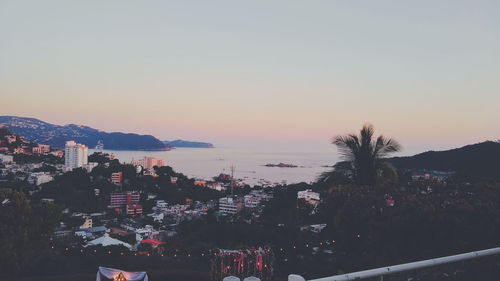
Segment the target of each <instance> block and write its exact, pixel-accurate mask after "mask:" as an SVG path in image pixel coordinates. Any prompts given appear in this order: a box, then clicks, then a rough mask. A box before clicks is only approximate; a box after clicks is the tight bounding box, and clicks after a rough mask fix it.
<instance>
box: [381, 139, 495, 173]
mask: <svg viewBox="0 0 500 281" xmlns="http://www.w3.org/2000/svg"><path fill="white" fill-rule="evenodd" d="M389 161H390V162H391V163H392V164H393V165H394V166H396V167H397V168H400V169H427V170H438V171H455V172H457V174H460V175H466V176H472V177H479V178H490V179H500V142H493V141H486V142H482V143H477V144H472V145H467V146H464V147H460V148H456V149H451V150H445V151H428V152H424V153H420V154H417V155H414V156H409V157H394V158H390V159H389Z"/></svg>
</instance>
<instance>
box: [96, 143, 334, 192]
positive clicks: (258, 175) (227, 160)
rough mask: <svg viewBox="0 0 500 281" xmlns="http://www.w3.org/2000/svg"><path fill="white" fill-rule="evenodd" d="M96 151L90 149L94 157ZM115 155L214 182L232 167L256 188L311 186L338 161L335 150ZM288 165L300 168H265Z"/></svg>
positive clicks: (182, 150) (183, 150)
mask: <svg viewBox="0 0 500 281" xmlns="http://www.w3.org/2000/svg"><path fill="white" fill-rule="evenodd" d="M94 151H96V150H92V149H91V151H90V152H91V153H92V152H94ZM103 152H108V153H113V154H115V155H116V157H117V158H118V159H119V160H120V162H126V163H128V162H130V161H131V160H132V159H140V158H143V157H144V156H152V157H156V158H160V159H163V160H165V161H167V164H168V165H169V166H171V167H172V168H173V169H174V170H175V171H177V172H181V173H183V174H185V175H187V176H189V177H193V178H200V179H211V178H212V177H214V176H216V175H218V174H220V173H230V166H231V165H234V166H235V173H234V176H235V177H236V178H239V179H243V180H244V182H246V183H248V184H250V185H254V184H258V182H259V181H260V180H261V179H264V180H267V181H270V182H271V183H281V182H282V181H286V182H287V183H297V182H311V181H314V180H315V179H316V178H317V177H318V175H319V174H320V173H321V172H324V171H326V170H328V169H331V168H327V167H324V166H327V165H330V166H331V165H333V164H334V163H335V162H336V161H337V154H336V151H335V150H334V149H323V148H321V149H315V148H311V149H308V151H293V149H279V150H277V149H275V148H274V149H269V148H224V147H222V148H177V149H174V150H171V151H117V150H103ZM280 162H282V163H287V164H293V165H297V166H299V167H297V168H278V167H265V166H264V165H265V164H267V163H272V164H277V163H280Z"/></svg>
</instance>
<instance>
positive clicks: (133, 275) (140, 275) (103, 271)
mask: <svg viewBox="0 0 500 281" xmlns="http://www.w3.org/2000/svg"><path fill="white" fill-rule="evenodd" d="M120 273H121V274H123V277H125V279H127V281H148V275H147V274H146V272H143V271H141V272H127V271H123V270H119V269H114V268H109V267H102V266H99V270H98V271H97V277H96V279H95V280H96V281H101V275H102V276H104V277H106V278H108V279H111V280H113V279H115V278H116V276H118V274H120Z"/></svg>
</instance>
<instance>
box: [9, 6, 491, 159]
mask: <svg viewBox="0 0 500 281" xmlns="http://www.w3.org/2000/svg"><path fill="white" fill-rule="evenodd" d="M499 15H500V1H495V0H492V1H457V0H442V1H401V0H397V1H396V0H393V1H385V0H378V1H356V0H354V1H270V0H266V1H185V0H183V1H124V0H120V1H118V0H116V1H115V0H106V1H103V0H100V1H68V0H63V1H50V0H49V1H1V2H0V35H1V36H0V97H1V102H0V104H1V106H0V115H18V116H28V117H35V118H39V119H42V120H44V121H47V122H51V123H56V124H61V125H62V124H68V123H76V124H84V125H88V126H91V127H94V128H98V129H102V130H105V131H123V132H135V133H141V134H152V135H154V136H156V137H158V138H160V139H174V138H183V139H189V140H202V141H211V142H214V143H215V144H219V145H221V144H223V145H232V144H244V143H263V144H265V143H267V142H268V143H273V144H277V145H279V144H284V143H286V144H302V145H329V141H330V139H331V137H332V136H334V135H337V134H343V133H349V132H353V131H355V130H358V129H359V128H360V127H361V125H362V124H363V123H365V122H370V123H372V124H374V126H375V128H376V129H377V132H382V133H384V135H387V136H391V137H394V138H396V139H398V140H399V141H400V142H401V143H402V144H403V146H404V147H405V151H403V154H412V153H415V152H421V151H424V150H429V149H442V148H452V147H456V146H461V145H465V144H469V143H474V142H479V141H484V140H487V139H491V140H496V139H499V138H500V134H499V133H500V16H499Z"/></svg>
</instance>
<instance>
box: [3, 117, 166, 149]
mask: <svg viewBox="0 0 500 281" xmlns="http://www.w3.org/2000/svg"><path fill="white" fill-rule="evenodd" d="M0 124H3V125H5V127H6V128H7V129H9V130H10V131H11V132H12V133H14V134H18V135H22V136H24V137H26V138H27V139H29V140H31V141H34V142H37V143H41V144H49V145H51V146H53V147H56V148H62V147H64V144H65V142H66V141H68V140H74V141H76V142H78V143H82V144H85V145H87V146H89V147H90V148H93V147H95V146H96V144H97V143H98V142H99V141H102V142H103V144H104V148H106V149H118V150H166V149H169V148H170V147H169V146H168V145H166V144H164V143H163V142H162V141H160V140H159V139H157V138H155V137H153V136H151V135H138V134H130V133H121V132H112V133H107V132H103V131H100V130H97V129H94V128H91V127H88V126H82V125H75V124H69V125H64V126H59V125H55V124H50V123H47V122H44V121H41V120H38V119H35V118H26V117H17V116H0Z"/></svg>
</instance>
